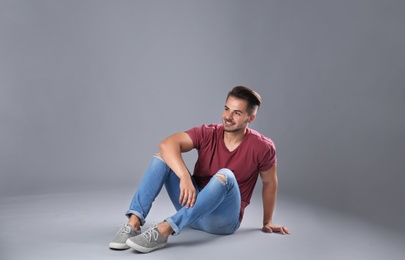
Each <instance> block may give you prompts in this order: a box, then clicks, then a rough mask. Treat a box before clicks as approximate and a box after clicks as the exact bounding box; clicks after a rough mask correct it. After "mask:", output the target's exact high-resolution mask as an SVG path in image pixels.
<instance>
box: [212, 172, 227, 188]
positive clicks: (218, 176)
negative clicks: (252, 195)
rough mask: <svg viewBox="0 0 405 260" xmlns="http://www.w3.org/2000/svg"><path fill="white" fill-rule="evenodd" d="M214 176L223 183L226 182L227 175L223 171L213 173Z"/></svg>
mask: <svg viewBox="0 0 405 260" xmlns="http://www.w3.org/2000/svg"><path fill="white" fill-rule="evenodd" d="M215 177H217V178H218V179H219V180H220V181H221V182H222V184H223V185H225V184H226V181H227V176H226V174H225V173H218V174H216V175H215Z"/></svg>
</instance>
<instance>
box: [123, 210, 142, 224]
mask: <svg viewBox="0 0 405 260" xmlns="http://www.w3.org/2000/svg"><path fill="white" fill-rule="evenodd" d="M132 214H134V215H135V216H137V217H138V218H139V219H140V220H141V226H143V225H144V224H145V217H144V216H143V215H142V214H141V213H139V212H138V211H135V210H128V211H127V213H125V215H126V216H127V217H128V218H129V217H131V215H132Z"/></svg>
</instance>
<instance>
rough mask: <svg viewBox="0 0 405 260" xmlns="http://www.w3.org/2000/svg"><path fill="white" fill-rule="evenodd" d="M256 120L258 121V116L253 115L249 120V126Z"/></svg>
mask: <svg viewBox="0 0 405 260" xmlns="http://www.w3.org/2000/svg"><path fill="white" fill-rule="evenodd" d="M255 119H256V114H253V115H251V116H250V119H249V124H250V123H252V122H253V121H255Z"/></svg>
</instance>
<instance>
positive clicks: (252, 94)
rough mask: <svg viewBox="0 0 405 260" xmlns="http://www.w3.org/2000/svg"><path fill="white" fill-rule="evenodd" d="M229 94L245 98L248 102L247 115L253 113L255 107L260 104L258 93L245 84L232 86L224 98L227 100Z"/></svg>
mask: <svg viewBox="0 0 405 260" xmlns="http://www.w3.org/2000/svg"><path fill="white" fill-rule="evenodd" d="M230 96H232V97H235V98H239V99H243V100H246V101H247V103H248V107H247V112H248V114H249V115H252V114H253V113H254V111H255V109H256V107H257V109H259V107H260V104H261V103H262V98H261V97H260V95H259V94H258V93H257V92H256V91H254V90H252V89H250V88H248V87H245V86H236V87H234V88H233V89H232V90H231V91H229V92H228V96H227V97H226V99H227V100H228V98H229V97H230Z"/></svg>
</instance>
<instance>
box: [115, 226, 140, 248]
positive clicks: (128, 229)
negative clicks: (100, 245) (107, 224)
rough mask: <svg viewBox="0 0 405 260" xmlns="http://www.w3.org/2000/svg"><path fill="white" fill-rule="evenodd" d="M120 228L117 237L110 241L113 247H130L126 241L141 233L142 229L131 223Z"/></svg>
mask: <svg viewBox="0 0 405 260" xmlns="http://www.w3.org/2000/svg"><path fill="white" fill-rule="evenodd" d="M119 228H120V229H119V230H118V232H117V234H116V236H115V238H114V239H113V240H112V241H111V242H110V244H109V247H110V248H111V249H128V248H129V246H128V245H127V244H126V243H125V242H126V241H127V239H128V238H131V237H134V236H137V235H139V234H141V229H138V230H135V229H134V228H133V227H132V226H131V225H128V224H123V225H121V226H119Z"/></svg>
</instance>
